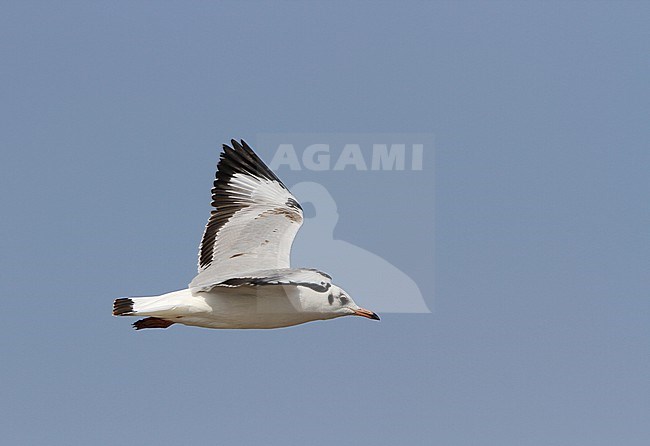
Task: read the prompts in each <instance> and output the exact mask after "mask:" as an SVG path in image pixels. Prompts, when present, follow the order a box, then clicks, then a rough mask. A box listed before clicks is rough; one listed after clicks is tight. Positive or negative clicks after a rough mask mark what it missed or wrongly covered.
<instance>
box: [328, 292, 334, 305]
mask: <svg viewBox="0 0 650 446" xmlns="http://www.w3.org/2000/svg"><path fill="white" fill-rule="evenodd" d="M327 301H328V302H329V303H330V305H332V304H333V303H334V295H333V294H332V293H329V295H328V296H327Z"/></svg>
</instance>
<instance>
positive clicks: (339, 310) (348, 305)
mask: <svg viewBox="0 0 650 446" xmlns="http://www.w3.org/2000/svg"><path fill="white" fill-rule="evenodd" d="M327 302H328V304H329V308H328V310H329V311H331V312H332V313H336V314H337V316H361V317H365V318H368V319H374V320H377V321H378V320H379V316H377V314H375V313H373V312H372V311H370V310H366V309H365V308H361V307H360V306H359V305H357V304H356V303H355V302H354V300H352V298H351V297H350V295H349V294H348V293H346V292H345V291H343V289H342V288H340V287H338V286H336V285H332V287H331V288H330V289H329V294H328V295H327Z"/></svg>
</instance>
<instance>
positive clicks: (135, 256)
mask: <svg viewBox="0 0 650 446" xmlns="http://www.w3.org/2000/svg"><path fill="white" fill-rule="evenodd" d="M1 10H2V12H1V13H0V60H1V63H0V113H1V116H0V128H1V131H0V144H1V152H0V171H1V175H0V199H1V205H2V206H1V209H2V214H1V215H2V217H1V218H0V234H1V235H0V243H1V245H0V267H1V268H0V270H1V271H2V273H1V277H2V280H1V281H0V298H1V304H0V305H1V306H0V311H1V312H2V317H1V319H2V322H1V323H0V378H1V380H0V427H1V428H0V431H1V432H2V442H3V443H6V444H26V445H31V444H47V445H70V444H126V443H127V442H128V443H130V444H159V445H160V444H310V445H330V444H337V445H348V444H375V445H394V444H422V445H430V444H439V445H468V444H480V445H500V446H502V445H576V444H589V445H612V444H625V445H645V444H647V442H648V438H650V380H649V379H648V377H649V376H650V348H649V347H650V328H649V327H650V323H649V322H650V321H649V316H650V299H649V290H650V274H649V271H650V249H649V243H650V206H649V205H648V202H649V197H650V179H649V177H650V176H649V166H650V148H649V147H648V144H649V143H648V141H649V140H650V134H649V132H648V103H649V99H650V97H649V96H650V95H649V92H650V89H649V86H648V79H650V67H649V63H648V54H649V53H650V51H649V49H650V48H649V36H648V23H650V7H648V3H644V2H628V3H626V2H611V3H610V2H585V3H580V2H557V3H556V2H543V3H534V2H522V3H519V2H512V3H500V2H481V3H467V2H466V3H463V2H445V3H442V2H430V3H409V4H401V3H362V2H354V3H353V4H347V3H342V2H341V3H333V4H330V2H327V3H313V2H309V3H308V2H304V3H278V2H273V3H270V2H269V3H248V2H246V3H241V4H240V3H234V2H233V3H216V2H213V3H210V2H101V3H100V2H22V1H20V2H19V1H5V2H3V3H2V6H1ZM283 132H287V133H304V132H307V133H309V132H314V133H330V132H332V133H345V132H352V133H373V132H377V133H392V132H395V133H409V132H414V133H433V134H434V135H435V138H436V153H435V168H434V167H433V166H432V165H431V164H430V162H431V158H430V157H429V158H427V160H428V161H427V162H428V163H429V164H427V166H426V169H425V170H423V171H422V172H421V175H420V176H418V180H417V181H418V184H420V186H419V189H416V190H413V195H412V196H411V197H408V198H405V199H408V200H418V199H420V200H422V208H421V210H420V211H419V213H418V214H417V215H416V217H414V219H415V218H419V217H420V216H422V218H423V219H425V220H426V221H435V225H431V226H430V227H426V228H423V227H421V226H417V225H416V226H413V224H412V223H409V218H408V217H402V218H401V219H398V220H397V221H399V222H402V225H405V226H402V225H398V224H396V225H395V227H394V230H393V231H381V232H378V231H377V230H376V228H375V227H374V225H373V223H372V219H373V218H376V217H377V218H381V215H382V212H379V211H378V208H377V207H375V206H374V205H371V204H364V202H363V201H359V203H358V205H357V206H356V207H354V208H350V209H340V208H339V214H340V218H339V224H340V225H343V227H345V228H348V229H346V234H352V233H353V232H354V231H355V230H356V231H358V232H359V234H358V238H355V240H349V237H348V238H347V239H346V240H347V241H349V242H354V243H355V244H357V245H358V246H362V247H364V248H365V249H368V250H371V251H373V252H376V253H378V254H380V255H382V254H384V253H385V252H389V253H390V255H391V261H393V262H394V263H395V264H396V265H397V266H399V267H400V268H401V269H402V270H403V271H406V272H407V273H408V274H409V275H410V276H411V277H413V278H414V279H415V280H416V281H417V283H418V284H419V285H420V288H421V290H422V292H423V295H424V297H425V299H426V301H427V303H428V305H429V307H430V308H431V309H432V311H433V312H432V313H431V314H403V315H400V314H386V315H383V316H384V317H383V318H382V321H381V322H374V321H366V320H363V319H360V318H342V319H338V320H335V321H329V322H325V323H312V324H307V325H303V326H299V327H293V328H289V329H283V330H275V331H210V330H202V329H191V328H185V327H172V328H170V329H168V330H166V331H155V330H152V331H148V332H146V331H145V332H134V331H132V330H131V329H130V327H129V324H128V322H130V320H128V319H116V318H113V317H112V316H111V314H110V309H111V302H112V300H113V299H114V298H115V297H117V296H123V295H143V294H157V293H162V292H165V291H170V290H174V289H178V288H182V287H184V286H185V285H186V284H187V283H188V282H189V280H191V278H192V276H193V274H194V272H195V261H196V246H197V245H198V241H199V238H200V235H201V231H202V230H203V227H204V224H205V221H206V218H207V216H208V212H209V207H208V203H209V187H210V183H211V178H212V175H213V173H214V172H213V171H214V166H215V163H216V159H217V156H218V150H219V146H220V144H221V143H222V142H224V141H228V140H229V139H230V138H231V137H243V138H247V139H249V140H255V139H256V137H257V135H259V134H262V133H283ZM265 150H266V149H265V148H259V152H260V154H261V155H262V157H264V158H265V159H267V160H268V159H269V157H270V156H271V155H272V154H271V153H270V152H268V151H265ZM434 171H435V175H434ZM372 178H375V177H372ZM384 178H386V181H400V177H391V176H390V175H389V174H385V177H384ZM434 178H435V181H434ZM304 179H305V178H304V177H300V178H298V177H296V178H295V180H304ZM293 180H294V179H292V181H293ZM331 192H332V194H333V195H336V194H345V193H347V191H346V183H345V182H342V183H341V184H340V186H339V188H338V189H337V188H336V187H335V186H333V190H332V191H331ZM377 193H384V192H383V191H381V192H380V190H378V191H377ZM434 195H435V206H434V205H433V201H432V199H431V197H433V196H434ZM380 210H381V209H380ZM383 212H384V213H386V214H388V213H390V206H389V203H386V205H385V209H383ZM370 217H372V218H370ZM391 218H393V217H391ZM354 228H356V229H354ZM359 228H360V229H359ZM414 228H415V229H414ZM434 228H435V229H434ZM432 237H433V238H435V249H433V247H432V246H433V244H432V245H431V248H430V249H429V248H427V249H429V251H430V252H429V254H430V255H431V254H433V256H434V260H435V262H428V261H426V259H423V257H422V256H421V255H420V254H421V253H422V249H423V248H422V246H421V245H422V240H431V239H432ZM427 246H429V245H427ZM414 253H415V254H417V255H415V254H414ZM423 265H425V266H423ZM426 265H429V266H426ZM434 265H435V266H434ZM434 278H435V280H434ZM358 300H360V301H361V300H362V299H361V298H359V299H358Z"/></svg>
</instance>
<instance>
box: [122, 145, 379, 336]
mask: <svg viewBox="0 0 650 446" xmlns="http://www.w3.org/2000/svg"><path fill="white" fill-rule="evenodd" d="M231 145H232V147H230V146H228V145H225V144H224V146H223V152H222V153H221V158H220V159H219V163H218V165H217V174H216V179H215V181H214V187H213V188H212V206H213V208H214V209H213V210H212V212H211V214H210V218H209V220H208V224H207V225H206V227H205V231H204V232H203V238H202V239H201V245H200V247H199V262H198V275H197V276H196V277H194V279H193V280H192V282H190V284H189V287H188V288H186V289H184V290H180V291H173V292H171V293H167V294H163V295H161V296H151V297H122V298H119V299H116V300H115V302H114V303H113V315H114V316H136V317H144V318H143V319H140V320H138V321H137V322H135V323H134V324H133V326H134V328H135V329H136V330H141V329H143V328H167V327H169V326H171V325H173V324H184V325H193V326H197V327H206V328H279V327H288V326H291V325H298V324H303V323H305V322H310V321H315V320H325V319H333V318H336V317H340V316H355V315H356V316H362V317H365V318H369V319H376V320H379V316H377V315H376V314H375V313H373V312H372V311H369V310H365V309H363V308H361V307H359V306H358V305H357V304H356V303H355V302H354V300H352V298H351V297H350V296H349V295H348V294H347V293H346V292H345V291H343V289H341V288H340V287H338V286H336V285H334V284H333V283H332V278H331V277H330V276H329V275H327V274H325V273H323V272H321V271H318V270H315V269H310V268H298V269H295V268H291V267H290V261H289V258H290V254H291V244H292V243H293V239H294V237H295V236H296V233H297V232H298V229H300V226H301V225H302V222H303V216H302V207H301V206H300V204H299V203H298V201H297V200H296V199H295V197H294V196H293V195H292V194H291V192H289V190H288V189H287V187H286V186H285V185H284V184H283V183H282V181H280V179H279V178H278V177H277V176H276V175H275V174H274V173H273V172H272V171H271V170H270V169H269V168H268V167H267V166H266V164H264V162H263V161H262V160H261V159H260V158H259V157H258V156H257V155H256V154H255V152H253V150H252V149H251V148H250V147H249V146H248V144H246V143H245V142H244V141H243V140H242V141H241V142H237V141H235V140H232V141H231Z"/></svg>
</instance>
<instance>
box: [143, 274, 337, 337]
mask: <svg viewBox="0 0 650 446" xmlns="http://www.w3.org/2000/svg"><path fill="white" fill-rule="evenodd" d="M273 288H277V289H271V287H265V288H263V289H260V290H253V289H244V290H240V289H228V288H222V289H219V290H217V291H215V290H212V291H208V292H197V293H194V294H193V293H192V292H191V291H190V289H184V290H179V291H173V292H171V293H167V294H163V295H161V296H153V297H136V298H131V300H133V312H134V313H136V314H137V315H138V316H151V317H155V318H160V319H165V320H171V321H175V322H178V323H182V324H184V325H192V326H197V327H207V328H240V329H241V328H257V329H263V328H280V327H289V326H292V325H298V324H303V323H305V322H309V321H314V320H325V319H332V318H335V317H339V316H344V315H345V314H337V313H332V312H329V311H328V308H327V306H326V305H327V300H325V305H323V297H322V295H321V293H318V292H316V291H313V290H312V289H310V288H306V287H300V286H296V287H293V286H291V287H290V286H281V285H277V286H274V287H273Z"/></svg>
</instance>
